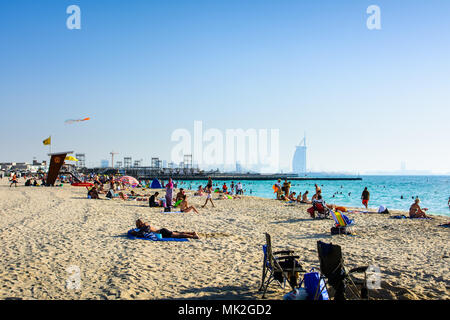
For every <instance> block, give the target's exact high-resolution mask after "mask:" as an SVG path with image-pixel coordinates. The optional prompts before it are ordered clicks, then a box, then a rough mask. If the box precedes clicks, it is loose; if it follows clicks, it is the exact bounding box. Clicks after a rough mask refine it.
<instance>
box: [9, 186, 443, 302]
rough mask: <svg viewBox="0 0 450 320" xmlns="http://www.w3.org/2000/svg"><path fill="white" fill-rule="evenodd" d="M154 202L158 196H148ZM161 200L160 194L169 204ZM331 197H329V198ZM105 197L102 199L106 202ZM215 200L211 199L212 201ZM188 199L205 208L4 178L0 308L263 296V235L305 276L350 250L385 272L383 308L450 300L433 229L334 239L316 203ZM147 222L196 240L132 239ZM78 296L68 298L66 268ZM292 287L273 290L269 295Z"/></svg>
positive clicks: (380, 294) (368, 219) (426, 225)
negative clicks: (291, 253) (390, 302)
mask: <svg viewBox="0 0 450 320" xmlns="http://www.w3.org/2000/svg"><path fill="white" fill-rule="evenodd" d="M139 192H141V193H142V192H146V193H149V192H150V191H149V190H147V191H139ZM163 194H164V193H162V195H163ZM324 194H325V197H326V190H324ZM102 197H103V198H104V195H103V196H102ZM214 198H216V197H213V199H214ZM188 201H189V202H190V203H192V204H194V205H195V206H196V207H197V208H198V209H199V211H200V214H195V213H193V212H192V213H183V214H181V213H178V214H177V213H171V214H168V213H161V212H160V211H161V209H160V208H149V207H148V206H147V202H137V201H122V200H88V199H86V189H85V188H79V187H78V188H77V187H71V186H68V185H66V186H64V187H62V188H60V187H54V188H45V187H24V186H23V180H22V179H21V186H19V187H17V188H14V187H13V188H9V187H8V185H7V179H3V180H1V181H0V215H1V216H0V245H1V248H2V249H1V252H0V257H1V264H0V285H1V288H0V299H6V298H19V299H181V298H183V299H259V298H260V297H261V293H260V292H258V291H257V289H258V288H259V285H260V279H261V272H262V257H263V255H262V249H261V246H262V245H263V244H264V243H265V237H264V232H269V233H270V234H271V235H272V241H273V246H274V249H275V250H278V249H287V248H288V249H294V250H296V251H297V253H298V254H299V255H300V257H301V261H302V263H303V265H304V267H305V268H308V269H309V268H311V267H318V266H319V262H318V257H317V249H316V242H317V241H318V240H323V241H326V242H330V241H332V242H333V243H335V244H339V245H341V246H342V249H343V253H344V258H345V260H346V265H347V266H348V267H355V266H359V265H367V264H372V265H377V266H379V268H380V270H381V281H382V289H380V290H376V291H371V295H372V296H373V297H374V298H378V299H380V298H381V299H449V298H450V295H449V229H447V228H442V227H438V224H441V223H444V222H448V220H450V219H449V218H448V217H447V218H445V217H436V218H435V219H434V220H409V219H405V220H394V219H388V216H387V215H380V214H362V213H354V214H350V215H349V216H350V218H352V219H354V220H355V221H356V223H357V226H356V227H355V228H354V231H355V232H356V233H357V234H358V235H357V236H345V235H340V236H331V235H330V228H331V226H332V224H333V221H332V220H311V219H310V218H309V215H308V214H307V213H306V208H308V206H307V205H306V206H299V205H298V206H291V205H287V204H286V203H282V202H280V201H276V200H268V199H261V198H256V197H245V199H240V200H238V199H236V200H217V201H215V205H216V208H212V207H211V205H210V204H208V206H207V208H206V209H201V208H200V205H202V204H203V203H204V201H205V197H193V196H190V197H189V199H188ZM137 218H143V219H144V220H145V221H149V222H150V223H151V224H152V225H155V226H156V227H165V228H168V229H170V230H179V231H197V232H198V233H199V234H200V236H201V239H200V240H190V241H189V242H152V241H143V240H129V239H127V238H126V236H125V234H126V232H127V230H129V229H130V228H132V227H133V226H134V222H135V220H136V219H137ZM71 265H75V266H78V267H79V268H80V270H81V288H80V289H78V290H76V289H67V288H66V280H67V279H68V278H69V277H70V276H71V273H68V272H67V270H66V269H67V268H68V267H69V266H71ZM288 291H289V290H288V288H286V289H284V290H283V289H281V288H279V287H277V286H276V285H275V284H274V285H272V286H271V287H270V289H269V292H268V294H267V297H268V298H270V299H282V297H283V295H284V294H285V293H287V292H288Z"/></svg>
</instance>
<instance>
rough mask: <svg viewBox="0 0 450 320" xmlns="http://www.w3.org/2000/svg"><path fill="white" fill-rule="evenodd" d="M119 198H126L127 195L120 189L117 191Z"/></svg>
mask: <svg viewBox="0 0 450 320" xmlns="http://www.w3.org/2000/svg"><path fill="white" fill-rule="evenodd" d="M119 198H120V199H122V200H128V195H126V194H124V193H123V192H122V191H120V192H119Z"/></svg>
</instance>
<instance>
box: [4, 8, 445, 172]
mask: <svg viewBox="0 0 450 320" xmlns="http://www.w3.org/2000/svg"><path fill="white" fill-rule="evenodd" d="M340 2H342V3H340ZM340 2H339V1H300V0H296V1H286V0H277V1H265V0H258V1H256V0H251V1H250V0H240V1H237V0H231V1H230V0H228V1H212V0H211V1H196V0H192V1H174V0H172V1H170V0H169V1H149V0H142V1H114V0H108V1H106V0H105V1H100V0H89V1H75V0H73V1H63V0H60V1H55V0H46V1H43V0H40V1H22V0H16V1H8V2H5V1H4V2H2V4H1V5H0V35H1V36H0V39H1V43H2V48H1V50H0V70H1V72H0V108H1V111H2V115H3V117H2V120H3V121H2V125H1V126H0V134H1V137H2V139H1V141H0V150H2V152H1V154H0V161H28V162H30V161H31V160H32V158H33V157H36V158H37V159H45V158H46V154H47V152H48V148H47V147H45V146H43V145H42V140H44V139H45V138H47V137H48V136H49V135H52V139H53V145H52V150H53V151H65V150H74V151H76V152H84V153H86V158H87V164H88V165H90V166H94V165H96V166H97V165H99V164H100V160H101V159H110V156H109V152H110V151H111V150H115V151H118V152H119V155H118V156H117V157H116V158H119V159H120V158H123V157H124V156H131V157H133V159H143V160H144V164H150V158H151V157H152V156H159V157H160V158H163V159H169V157H170V151H171V148H172V147H173V145H174V143H173V142H171V141H170V136H171V133H172V132H173V131H174V130H175V129H177V128H186V129H188V130H193V123H194V120H202V121H203V126H204V128H205V129H208V128H218V129H220V130H223V131H225V130H226V129H233V128H242V129H248V128H255V129H271V128H274V129H280V160H281V168H282V169H284V170H288V169H289V167H290V166H291V159H292V156H293V152H294V149H295V145H296V144H297V143H299V142H300V140H301V139H302V137H303V133H304V132H305V131H306V133H307V140H308V147H309V149H308V167H309V169H313V170H333V171H351V172H364V171H367V170H397V169H399V168H400V163H401V161H405V162H406V167H407V169H415V170H433V171H434V172H437V173H448V172H450V165H449V164H450V149H449V141H450V128H449V119H450V107H449V104H450V102H449V101H450V77H449V74H450V59H449V57H450V43H449V41H448V39H449V30H450V19H449V18H448V14H449V13H450V2H449V1H445V0H442V1H377V0H375V1H364V0H354V1H351V0H349V1H340ZM72 4H76V5H78V6H80V8H81V30H69V29H67V27H66V19H67V18H68V16H69V15H68V14H67V13H66V8H67V7H68V6H69V5H72ZM372 4H375V5H378V6H379V7H380V8H381V25H382V29H381V30H368V29H367V27H366V19H367V18H368V14H367V13H366V9H367V7H368V6H369V5H372ZM81 117H91V118H92V120H91V121H88V122H84V123H78V124H73V125H66V124H64V120H66V119H71V118H81Z"/></svg>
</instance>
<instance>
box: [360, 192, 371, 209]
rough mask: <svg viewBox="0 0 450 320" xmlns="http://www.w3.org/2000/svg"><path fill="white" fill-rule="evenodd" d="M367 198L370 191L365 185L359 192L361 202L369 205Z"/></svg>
mask: <svg viewBox="0 0 450 320" xmlns="http://www.w3.org/2000/svg"><path fill="white" fill-rule="evenodd" d="M369 198H370V193H369V190H367V187H365V188H364V191H363V192H362V194H361V199H362V204H363V205H364V206H365V207H366V209H367V206H368V205H369Z"/></svg>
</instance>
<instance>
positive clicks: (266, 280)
mask: <svg viewBox="0 0 450 320" xmlns="http://www.w3.org/2000/svg"><path fill="white" fill-rule="evenodd" d="M265 235H266V244H265V245H263V252H264V260H263V272H262V280H261V286H260V287H259V291H262V290H264V292H263V296H262V297H263V298H264V297H265V295H266V291H267V288H268V287H269V285H270V284H271V283H272V282H273V281H274V280H276V281H277V282H278V284H279V285H280V287H282V288H284V287H285V286H286V281H288V283H289V285H290V286H291V288H292V290H294V289H295V288H296V286H297V279H298V273H299V272H305V270H304V269H303V267H302V266H301V265H300V263H299V262H298V261H297V259H299V258H300V257H299V256H295V255H294V253H295V252H294V251H293V250H283V251H276V252H272V240H271V237H270V235H269V234H268V233H266V234H265Z"/></svg>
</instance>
